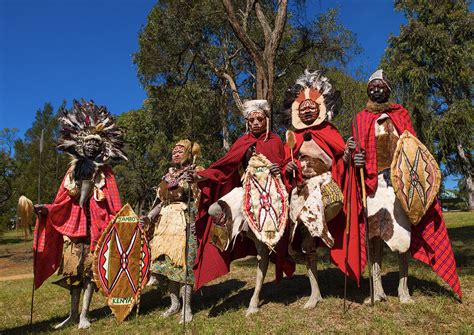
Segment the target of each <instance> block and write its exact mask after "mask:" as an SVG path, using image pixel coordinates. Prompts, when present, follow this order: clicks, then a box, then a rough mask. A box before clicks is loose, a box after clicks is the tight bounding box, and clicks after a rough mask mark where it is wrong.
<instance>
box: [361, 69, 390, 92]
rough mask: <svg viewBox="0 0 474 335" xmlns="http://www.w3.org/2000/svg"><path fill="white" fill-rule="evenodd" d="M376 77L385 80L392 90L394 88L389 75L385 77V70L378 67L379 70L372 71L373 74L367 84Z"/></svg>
mask: <svg viewBox="0 0 474 335" xmlns="http://www.w3.org/2000/svg"><path fill="white" fill-rule="evenodd" d="M375 79H380V80H381V81H383V82H384V83H385V85H387V87H388V89H389V90H390V91H391V90H392V87H391V85H390V82H389V81H388V79H387V77H385V75H384V74H383V70H382V69H378V70H377V71H375V72H374V73H372V75H371V76H370V78H369V81H368V82H367V85H368V84H369V83H370V82H371V81H372V80H375Z"/></svg>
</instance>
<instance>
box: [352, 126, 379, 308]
mask: <svg viewBox="0 0 474 335" xmlns="http://www.w3.org/2000/svg"><path fill="white" fill-rule="evenodd" d="M354 128H355V131H356V137H357V140H356V143H357V151H358V152H361V150H360V140H359V127H358V125H357V119H356V118H355V117H354ZM359 172H360V184H361V188H362V205H363V207H364V223H365V249H366V255H367V263H368V264H369V290H370V305H371V306H373V305H374V280H373V278H372V261H371V259H370V246H369V220H368V217H369V214H368V210H367V192H366V190H365V175H364V169H363V168H359Z"/></svg>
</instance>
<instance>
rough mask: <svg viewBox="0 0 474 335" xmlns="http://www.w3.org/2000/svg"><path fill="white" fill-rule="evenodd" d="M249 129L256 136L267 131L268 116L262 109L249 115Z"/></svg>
mask: <svg viewBox="0 0 474 335" xmlns="http://www.w3.org/2000/svg"><path fill="white" fill-rule="evenodd" d="M247 122H248V125H249V129H250V131H251V132H252V134H254V135H255V136H256V137H258V136H260V135H261V134H263V133H264V132H266V131H267V117H266V116H265V113H263V112H260V111H255V112H251V113H250V114H249V116H248V117H247Z"/></svg>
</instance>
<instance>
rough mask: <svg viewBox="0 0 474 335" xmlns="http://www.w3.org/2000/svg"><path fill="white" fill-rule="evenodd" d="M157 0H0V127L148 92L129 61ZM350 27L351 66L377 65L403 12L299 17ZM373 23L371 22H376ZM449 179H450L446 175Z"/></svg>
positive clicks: (117, 104)
mask: <svg viewBox="0 0 474 335" xmlns="http://www.w3.org/2000/svg"><path fill="white" fill-rule="evenodd" d="M155 3H156V1H155V0H113V1H112V0H95V1H92V0H0V128H5V127H6V128H18V129H19V135H20V136H23V134H24V132H25V131H26V130H27V129H28V128H29V127H30V126H31V124H32V122H33V120H34V117H35V113H36V111H37V110H38V109H40V108H42V106H43V105H44V103H46V102H51V103H52V104H53V106H54V108H55V109H56V108H57V107H58V106H59V105H60V104H61V103H62V102H63V101H64V100H66V101H67V102H68V105H69V104H70V103H71V101H72V99H74V98H81V97H83V98H85V99H93V100H95V101H96V102H97V103H98V104H101V105H106V106H107V107H108V108H109V110H110V111H111V112H112V113H115V114H119V113H122V112H125V111H128V110H130V109H137V108H140V107H141V105H142V102H143V100H144V99H145V92H144V90H143V89H142V87H141V85H140V83H139V81H138V79H137V75H136V69H135V67H134V65H133V63H132V54H133V53H134V52H135V51H137V48H138V44H137V40H138V38H137V37H138V32H139V31H140V28H141V27H142V26H143V25H144V24H145V23H146V17H147V15H148V12H149V11H150V9H151V8H152V7H153V5H154V4H155ZM331 7H337V8H338V9H339V15H340V22H341V23H342V24H343V25H344V26H345V27H346V28H348V29H350V30H352V31H353V32H354V33H355V34H356V36H357V41H358V43H359V45H360V46H361V47H362V54H361V55H359V56H357V57H356V58H354V59H353V60H352V62H351V63H350V64H349V66H348V70H349V71H350V72H352V73H354V72H355V70H357V69H361V70H362V73H363V74H365V75H366V76H368V75H370V73H372V72H373V71H374V70H376V68H377V65H378V64H379V62H380V57H381V56H382V54H383V52H384V49H385V47H386V45H387V40H388V37H389V35H390V34H394V35H398V33H399V30H400V25H401V24H403V23H405V22H406V20H405V18H404V16H403V14H402V13H399V12H395V11H394V8H393V2H392V1H388V0H310V1H307V10H306V12H302V13H301V19H303V20H310V19H311V18H312V17H314V16H315V15H317V14H319V13H321V12H324V11H326V10H327V9H328V8H331ZM373 23H376V24H373ZM449 184H452V181H451V182H450V183H449Z"/></svg>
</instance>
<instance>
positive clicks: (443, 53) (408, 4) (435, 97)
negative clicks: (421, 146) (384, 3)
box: [382, 0, 474, 209]
mask: <svg viewBox="0 0 474 335" xmlns="http://www.w3.org/2000/svg"><path fill="white" fill-rule="evenodd" d="M469 4H470V1H465V0H457V1H448V0H444V1H416V0H397V1H395V8H396V9H397V10H400V11H403V12H404V14H405V16H406V17H407V19H408V24H407V25H404V26H402V27H401V29H400V35H399V36H392V37H391V38H390V40H389V46H388V48H387V49H386V52H385V55H384V57H383V60H382V64H383V67H384V69H385V70H386V71H387V73H388V75H389V77H390V78H391V79H392V84H393V86H394V87H395V91H396V93H397V95H398V97H399V98H400V99H401V100H402V103H404V104H405V105H406V106H407V107H408V108H409V110H411V111H412V116H413V119H414V125H415V128H416V130H417V133H418V135H419V137H420V138H421V140H422V141H423V142H425V143H427V144H428V145H429V146H430V147H431V149H432V150H434V152H435V153H436V155H437V156H438V157H439V159H441V161H442V162H443V163H444V166H445V167H446V173H447V174H451V173H455V174H461V175H462V176H463V177H464V179H465V181H466V185H467V188H468V190H469V206H470V208H471V209H474V180H473V169H474V162H473V158H472V154H471V153H472V151H473V145H474V137H473V132H472V129H474V108H473V106H472V99H473V96H472V87H473V78H474V73H473V63H474V40H473V35H474V24H473V22H474V15H473V13H471V12H470V11H469Z"/></svg>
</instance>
